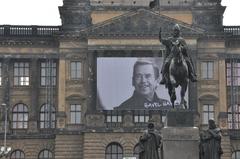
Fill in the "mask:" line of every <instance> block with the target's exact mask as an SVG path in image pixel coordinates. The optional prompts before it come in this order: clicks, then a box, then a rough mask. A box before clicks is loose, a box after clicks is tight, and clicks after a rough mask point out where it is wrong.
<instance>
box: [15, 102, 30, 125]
mask: <svg viewBox="0 0 240 159" xmlns="http://www.w3.org/2000/svg"><path fill="white" fill-rule="evenodd" d="M12 128H13V129H27V128H28V108H27V106H26V105H25V104H17V105H15V106H14V107H13V110H12Z"/></svg>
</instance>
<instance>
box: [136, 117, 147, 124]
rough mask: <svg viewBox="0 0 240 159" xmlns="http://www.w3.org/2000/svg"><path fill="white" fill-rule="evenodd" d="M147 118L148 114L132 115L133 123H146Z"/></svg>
mask: <svg viewBox="0 0 240 159" xmlns="http://www.w3.org/2000/svg"><path fill="white" fill-rule="evenodd" d="M148 120H149V115H134V122H135V123H146V122H148Z"/></svg>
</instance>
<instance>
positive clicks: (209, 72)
mask: <svg viewBox="0 0 240 159" xmlns="http://www.w3.org/2000/svg"><path fill="white" fill-rule="evenodd" d="M210 64H212V67H211V68H210ZM204 66H206V68H205V67H204ZM201 79H204V80H212V79H214V61H213V60H208V61H201Z"/></svg>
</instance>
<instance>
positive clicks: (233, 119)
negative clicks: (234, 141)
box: [228, 105, 240, 129]
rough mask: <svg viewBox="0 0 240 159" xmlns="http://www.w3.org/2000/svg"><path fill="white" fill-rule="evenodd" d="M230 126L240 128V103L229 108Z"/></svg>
mask: <svg viewBox="0 0 240 159" xmlns="http://www.w3.org/2000/svg"><path fill="white" fill-rule="evenodd" d="M228 128H229V129H240V105H233V106H231V107H229V108H228Z"/></svg>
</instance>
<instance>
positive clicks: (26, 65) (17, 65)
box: [13, 61, 30, 87]
mask: <svg viewBox="0 0 240 159" xmlns="http://www.w3.org/2000/svg"><path fill="white" fill-rule="evenodd" d="M21 64H23V66H21ZM21 74H22V75H21ZM13 85H14V86H17V87H24V86H30V62H27V61H15V62H14V63H13Z"/></svg>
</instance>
